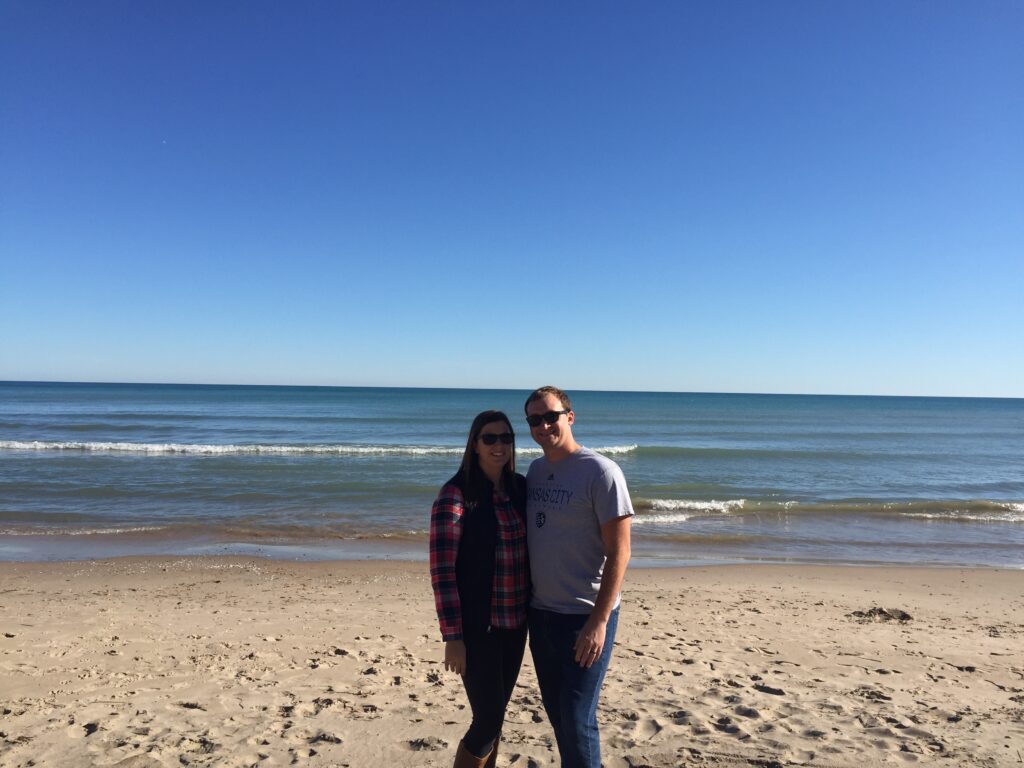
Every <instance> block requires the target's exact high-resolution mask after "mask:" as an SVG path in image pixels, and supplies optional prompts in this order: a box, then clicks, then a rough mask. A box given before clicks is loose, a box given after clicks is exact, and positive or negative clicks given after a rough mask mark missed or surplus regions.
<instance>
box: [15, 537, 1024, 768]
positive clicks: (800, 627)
mask: <svg viewBox="0 0 1024 768" xmlns="http://www.w3.org/2000/svg"><path fill="white" fill-rule="evenodd" d="M622 610H623V612H622V616H621V621H620V630H619V637H618V642H617V647H616V651H615V655H614V657H613V659H612V666H611V669H610V672H609V675H608V679H607V682H606V684H605V689H604V696H603V699H602V706H601V708H600V714H599V718H600V722H601V727H602V744H603V749H604V763H605V765H606V766H608V767H609V768H627V767H628V768H639V767H640V766H649V767H650V768H667V767H668V766H683V765H685V766H691V765H692V766H761V767H762V768H763V767H764V766H772V765H783V766H787V765H807V766H857V768H867V767H868V766H889V765H907V764H923V765H932V764H934V765H937V766H950V767H952V766H957V767H960V766H963V767H965V768H966V766H972V767H973V766H983V767H988V766H992V767H995V766H1013V765H1019V764H1021V762H1022V761H1024V571H1011V570H965V569H928V568H906V569H898V568H842V567H818V566H769V565H764V566H760V565H759V566H721V567H697V568H685V569H640V568H637V569H633V570H631V571H630V573H629V574H628V576H627V580H626V589H625V593H624V597H623V609H622ZM856 612H860V613H862V614H864V615H862V616H857V615H855V614H856ZM903 614H906V615H907V616H903ZM901 617H902V620H901ZM441 655H442V645H441V642H440V639H439V634H438V631H437V624H436V619H435V616H434V611H433V603H432V597H431V593H430V584H429V579H428V577H427V573H426V566H425V564H423V563H400V562H384V561H373V562H365V561H364V562H328V563H289V562H281V561H268V560H259V559H251V558H196V557H189V558H156V559H154V558H149V559H145V558H133V559H119V560H107V561H95V562H68V563H42V564H39V563H3V564H0V707H2V709H0V712H2V716H0V765H3V766H31V765H35V766H51V765H52V766H114V765H117V766H131V767H135V768H141V767H155V766H183V765H184V766H255V765H259V766H274V765H309V766H350V767H352V768H356V767H358V768H364V767H370V766H383V765H387V766H399V767H401V766H410V767H411V766H450V765H451V762H452V755H453V753H454V749H455V745H456V744H457V743H458V740H459V738H460V737H461V735H462V733H463V731H464V729H465V726H466V724H467V723H468V719H469V713H468V709H467V707H466V702H465V696H464V694H463V692H462V689H461V685H460V683H459V681H458V678H457V677H455V676H454V675H451V674H448V673H445V672H444V671H443V669H442V667H441V664H440V659H441ZM557 764H558V760H557V753H556V751H555V749H554V746H553V742H552V736H551V731H550V728H549V727H548V724H547V720H546V717H545V715H544V711H543V707H542V706H541V703H540V697H539V695H538V693H537V688H536V678H535V676H534V673H533V667H532V664H531V663H530V659H529V653H527V658H526V662H525V664H524V668H523V673H522V675H521V676H520V680H519V686H518V687H517V689H516V692H515V694H514V696H513V700H512V703H511V705H510V707H509V712H508V722H507V724H506V727H505V741H504V743H503V744H502V747H501V753H500V757H499V759H498V765H499V766H522V767H524V768H525V767H526V766H553V765H557Z"/></svg>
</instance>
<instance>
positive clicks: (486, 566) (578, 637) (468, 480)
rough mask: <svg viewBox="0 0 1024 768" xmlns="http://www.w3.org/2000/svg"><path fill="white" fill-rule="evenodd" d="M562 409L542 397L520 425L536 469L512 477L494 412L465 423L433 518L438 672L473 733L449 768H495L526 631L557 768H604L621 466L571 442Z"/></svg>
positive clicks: (625, 505) (625, 501)
mask: <svg viewBox="0 0 1024 768" xmlns="http://www.w3.org/2000/svg"><path fill="white" fill-rule="evenodd" d="M575 418H576V417H575V414H574V413H573V411H572V406H571V404H570V402H569V396H568V395H566V394H565V392H563V391H562V390H560V389H558V388H557V387H541V388H540V389H537V390H534V391H533V392H532V393H531V394H530V396H529V397H528V398H527V400H526V422H527V424H529V425H530V434H531V436H532V437H533V439H534V440H535V441H536V442H537V444H538V445H540V447H541V449H542V450H543V451H544V456H543V457H542V458H539V459H537V460H536V461H534V462H533V463H532V464H531V465H530V469H529V472H528V474H527V477H526V478H524V477H523V476H522V475H518V474H516V472H515V436H514V434H513V430H512V425H511V423H510V422H509V420H508V417H507V416H506V415H505V414H504V413H502V412H501V411H484V412H483V413H481V414H479V415H478V416H477V417H476V419H474V420H473V425H472V426H471V427H470V430H469V440H468V441H467V443H466V452H465V454H464V455H463V459H462V465H461V466H460V467H459V471H458V473H457V474H456V475H455V476H454V477H453V478H452V479H451V480H449V481H448V482H447V483H446V484H445V486H444V487H443V488H442V489H441V492H440V494H438V497H437V500H436V501H435V502H434V507H433V510H432V512H431V517H430V574H431V582H432V584H433V588H434V601H435V603H436V604H437V615H438V618H439V619H440V623H441V636H442V638H443V639H444V641H445V651H444V665H445V668H446V669H448V670H450V671H453V672H457V673H458V674H460V675H461V676H462V681H463V684H464V685H465V688H466V695H467V697H468V698H469V704H470V707H471V708H472V711H473V721H472V724H471V725H470V727H469V730H468V731H466V735H465V736H464V737H463V739H462V741H461V742H460V743H459V749H458V752H457V753H456V756H455V768H486V767H487V766H494V765H495V761H496V759H497V754H498V742H499V741H500V739H501V728H502V723H503V722H504V719H505V708H506V706H507V705H508V701H509V698H510V697H511V696H512V689H513V687H514V686H515V682H516V677H517V676H518V674H519V666H520V663H521V662H522V660H523V651H524V648H525V646H526V634H527V625H528V626H529V635H530V652H531V654H532V656H533V664H534V667H535V669H536V671H537V682H538V683H539V685H540V693H541V698H542V700H543V702H544V709H545V710H546V711H547V714H548V719H549V720H550V722H551V726H552V728H553V729H554V731H555V740H556V741H557V743H558V752H559V754H560V755H561V759H562V766H563V768H600V765H601V744H600V738H599V735H598V729H597V699H598V695H599V694H600V690H601V683H602V681H603V679H604V675H605V672H606V670H607V669H608V662H609V660H610V659H611V653H612V644H613V643H614V641H615V629H616V626H617V624H618V613H619V611H618V606H619V588H620V587H621V585H622V579H623V576H624V575H625V572H626V565H627V563H628V562H629V553H630V517H631V516H632V514H633V507H632V504H631V503H630V500H629V493H628V492H627V490H626V481H625V478H624V477H623V475H622V471H621V470H620V469H619V467H618V465H616V464H615V463H614V462H612V461H611V460H609V459H606V458H605V457H603V456H599V455H598V454H596V453H594V452H593V451H591V450H589V449H587V448H584V447H583V446H581V445H580V444H579V443H577V442H576V441H575V440H574V439H573V436H572V425H573V423H574V421H575Z"/></svg>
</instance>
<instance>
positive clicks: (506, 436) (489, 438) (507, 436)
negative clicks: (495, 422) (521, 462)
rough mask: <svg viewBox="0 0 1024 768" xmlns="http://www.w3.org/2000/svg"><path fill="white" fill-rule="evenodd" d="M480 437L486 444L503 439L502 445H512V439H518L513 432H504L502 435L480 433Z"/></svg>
mask: <svg viewBox="0 0 1024 768" xmlns="http://www.w3.org/2000/svg"><path fill="white" fill-rule="evenodd" d="M480 439H481V440H482V441H483V443H484V445H494V444H495V443H496V442H498V441H499V440H501V444H502V445H512V441H513V440H515V439H516V436H515V435H513V434H512V433H511V432H502V433H501V434H500V435H494V434H490V435H480Z"/></svg>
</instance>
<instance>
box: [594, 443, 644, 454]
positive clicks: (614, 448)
mask: <svg viewBox="0 0 1024 768" xmlns="http://www.w3.org/2000/svg"><path fill="white" fill-rule="evenodd" d="M639 447H640V446H638V445H636V444H634V445H609V446H606V447H604V448H594V450H595V451H596V452H597V453H603V454H605V455H607V456H619V455H621V454H623V453H632V452H633V451H635V450H636V449H637V448H639Z"/></svg>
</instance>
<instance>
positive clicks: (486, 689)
mask: <svg viewBox="0 0 1024 768" xmlns="http://www.w3.org/2000/svg"><path fill="white" fill-rule="evenodd" d="M464 640H465V643H466V672H465V674H463V676H462V684H463V685H464V686H465V687H466V696H467V697H469V707H470V709H472V710H473V722H472V723H471V724H470V726H469V730H468V731H466V735H465V736H464V737H463V738H462V741H463V743H465V745H466V748H467V749H468V750H469V751H470V752H472V753H473V754H474V755H478V756H480V757H483V756H484V755H486V754H488V753H489V752H490V750H491V746H492V745H493V744H494V741H495V740H496V739H497V738H498V734H499V733H500V732H501V726H502V724H503V723H504V722H505V708H506V707H507V706H508V700H509V699H510V698H512V689H513V688H515V685H516V678H517V677H519V667H520V665H521V664H522V663H523V651H524V650H525V648H526V625H525V624H524V625H523V627H522V628H521V629H492V630H490V631H478V632H467V633H466V635H465V638H464Z"/></svg>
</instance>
